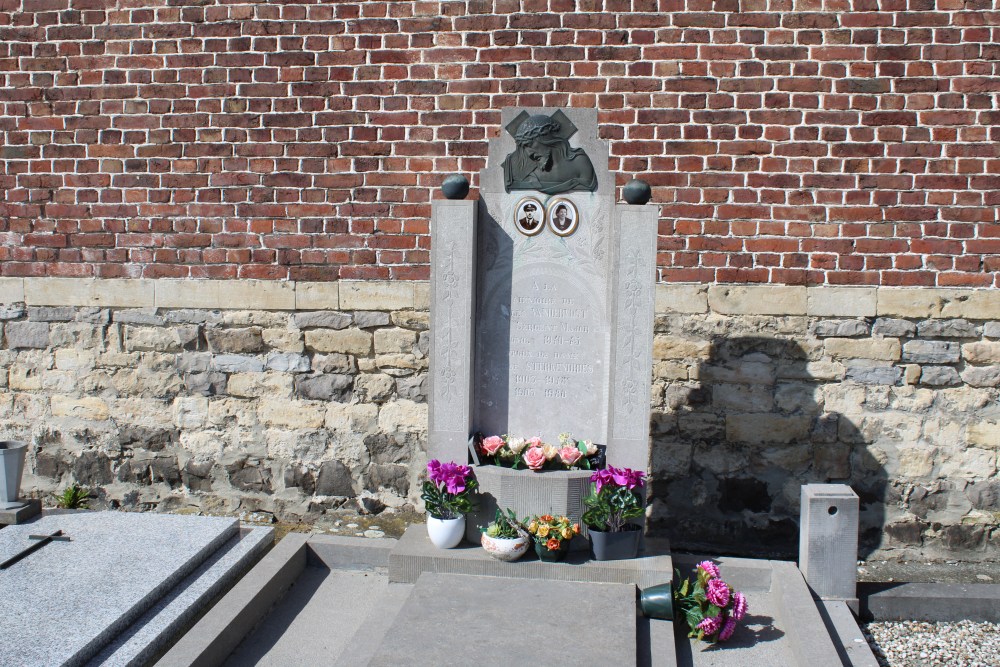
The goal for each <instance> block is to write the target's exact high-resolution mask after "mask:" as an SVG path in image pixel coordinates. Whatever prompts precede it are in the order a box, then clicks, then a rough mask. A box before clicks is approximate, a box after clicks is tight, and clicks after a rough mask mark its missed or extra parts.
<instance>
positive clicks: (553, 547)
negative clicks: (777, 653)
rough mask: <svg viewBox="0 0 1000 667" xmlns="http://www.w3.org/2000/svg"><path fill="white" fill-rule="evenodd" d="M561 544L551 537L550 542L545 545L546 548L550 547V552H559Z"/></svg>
mask: <svg viewBox="0 0 1000 667" xmlns="http://www.w3.org/2000/svg"><path fill="white" fill-rule="evenodd" d="M560 544H561V542H559V540H557V539H556V538H554V537H550V538H549V541H548V542H546V543H545V546H546V547H548V549H549V551H558V550H559V545H560Z"/></svg>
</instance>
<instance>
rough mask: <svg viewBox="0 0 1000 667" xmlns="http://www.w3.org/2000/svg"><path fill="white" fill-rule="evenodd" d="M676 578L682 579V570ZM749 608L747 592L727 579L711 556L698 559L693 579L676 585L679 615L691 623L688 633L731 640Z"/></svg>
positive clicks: (679, 618) (678, 616) (704, 639)
mask: <svg viewBox="0 0 1000 667" xmlns="http://www.w3.org/2000/svg"><path fill="white" fill-rule="evenodd" d="M675 578H676V579H677V581H680V580H681V578H680V571H679V570H678V571H676V573H675ZM747 609H748V605H747V599H746V596H744V595H743V594H742V593H739V592H736V591H734V590H733V588H732V586H730V585H729V584H727V583H726V582H725V581H723V580H722V577H721V575H720V573H719V567H718V566H717V565H716V564H715V563H713V562H712V561H710V560H705V561H702V562H700V563H698V566H697V567H696V568H695V577H694V579H693V580H688V579H685V580H684V581H683V582H682V583H680V585H679V586H675V587H674V615H675V618H676V619H677V620H678V621H683V622H685V623H687V625H688V627H689V628H690V629H691V631H690V632H688V637H693V638H697V639H698V641H707V642H724V641H727V640H728V639H729V638H730V637H732V636H733V632H735V631H736V626H737V624H738V623H739V621H741V620H743V617H744V616H746V613H747Z"/></svg>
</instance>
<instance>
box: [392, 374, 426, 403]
mask: <svg viewBox="0 0 1000 667" xmlns="http://www.w3.org/2000/svg"><path fill="white" fill-rule="evenodd" d="M396 395H397V396H399V397H400V398H405V399H408V400H411V401H415V402H417V403H426V402H427V376H426V375H411V376H409V377H401V378H396Z"/></svg>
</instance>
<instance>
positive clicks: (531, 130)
mask: <svg viewBox="0 0 1000 667" xmlns="http://www.w3.org/2000/svg"><path fill="white" fill-rule="evenodd" d="M533 120H534V119H533V118H529V119H528V120H526V121H525V122H524V123H522V124H521V127H519V128H518V129H517V134H515V135H514V139H515V141H517V142H518V143H527V142H529V141H532V140H534V139H537V138H538V137H541V136H543V135H546V134H558V133H559V130H560V129H561V128H560V127H559V123H556V122H555V121H552V120H548V119H546V121H545V122H544V123H539V124H535V123H533V122H532V121H533Z"/></svg>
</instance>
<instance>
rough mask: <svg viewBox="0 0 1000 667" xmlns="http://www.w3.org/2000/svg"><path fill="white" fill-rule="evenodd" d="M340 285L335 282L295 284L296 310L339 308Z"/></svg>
mask: <svg viewBox="0 0 1000 667" xmlns="http://www.w3.org/2000/svg"><path fill="white" fill-rule="evenodd" d="M339 294H340V286H339V285H338V284H337V283H335V282H330V283H310V282H302V283H296V284H295V308H296V310H337V309H338V308H340V296H339Z"/></svg>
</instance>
